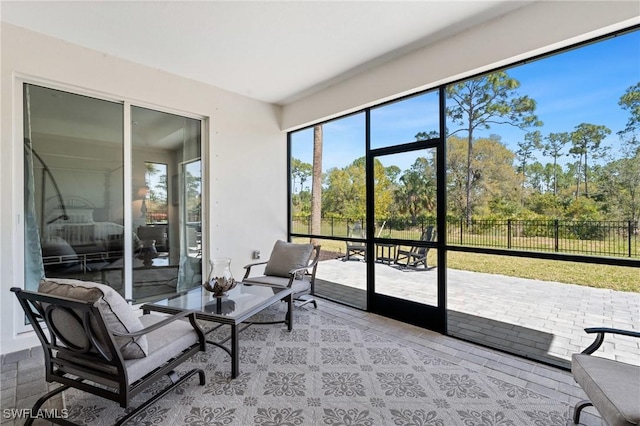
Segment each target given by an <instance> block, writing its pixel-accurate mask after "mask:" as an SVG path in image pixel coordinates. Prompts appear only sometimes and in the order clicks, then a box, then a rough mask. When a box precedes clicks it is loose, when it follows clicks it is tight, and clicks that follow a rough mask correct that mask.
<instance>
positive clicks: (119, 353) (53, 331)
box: [11, 280, 205, 425]
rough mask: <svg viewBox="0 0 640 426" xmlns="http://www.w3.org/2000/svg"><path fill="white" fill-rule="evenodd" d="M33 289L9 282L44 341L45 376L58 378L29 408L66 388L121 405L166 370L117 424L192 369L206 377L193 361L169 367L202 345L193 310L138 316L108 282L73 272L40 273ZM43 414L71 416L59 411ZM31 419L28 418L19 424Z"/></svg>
mask: <svg viewBox="0 0 640 426" xmlns="http://www.w3.org/2000/svg"><path fill="white" fill-rule="evenodd" d="M38 290H39V291H38V292H33V291H26V290H22V289H20V288H12V289H11V291H12V292H13V293H15V295H16V297H17V298H18V301H19V302H20V305H21V306H22V309H23V310H24V312H25V314H26V315H27V318H28V319H29V322H30V323H31V325H32V327H33V329H34V330H35V332H36V334H37V335H38V338H39V339H40V343H41V344H42V347H43V349H44V359H45V368H46V376H45V378H46V380H47V382H57V383H61V384H62V386H60V387H58V388H56V389H54V390H53V391H51V392H49V393H47V394H46V395H44V396H43V397H42V398H40V399H39V400H38V401H37V402H36V403H35V405H34V406H33V408H32V411H31V412H32V413H36V412H38V409H39V408H40V407H41V406H42V405H43V404H44V403H45V402H46V401H47V400H48V399H49V398H51V397H53V396H54V395H56V394H59V393H60V392H63V391H65V390H67V389H69V388H76V389H79V390H82V391H84V392H88V393H91V394H94V395H97V396H100V397H103V398H107V399H109V400H112V401H115V402H118V403H119V404H120V406H121V407H124V408H128V407H129V405H130V402H131V400H132V399H133V398H134V397H135V396H136V395H138V394H139V393H140V392H142V391H143V390H145V389H146V388H148V387H149V386H150V385H152V384H154V383H155V382H156V381H157V380H158V379H160V378H161V377H162V376H165V375H167V376H168V377H169V378H170V380H171V384H169V385H168V386H167V387H165V388H164V389H163V390H162V391H160V392H159V393H156V394H155V395H154V396H152V397H151V398H150V399H148V400H147V401H145V402H144V403H142V404H141V405H139V406H138V407H136V408H135V409H134V410H133V411H131V412H128V413H127V414H126V415H125V416H124V417H122V418H120V419H119V420H118V421H117V423H116V425H120V424H123V423H125V422H126V421H128V420H130V419H131V418H132V417H133V416H135V415H136V414H138V413H139V412H140V411H142V410H144V409H146V408H147V407H149V406H150V405H151V404H153V403H154V402H155V401H157V400H158V399H159V398H162V397H163V396H164V395H166V394H167V393H168V392H170V391H171V390H173V389H175V388H176V387H177V386H178V385H180V384H181V383H183V382H184V381H186V380H188V379H189V378H190V377H192V376H193V375H194V374H196V373H197V374H198V375H199V378H200V385H204V384H205V375H204V372H203V371H202V370H200V369H193V370H190V371H188V372H187V373H185V374H184V375H182V376H181V377H180V376H178V375H177V374H176V372H175V371H174V369H175V368H176V367H177V366H179V365H180V364H181V363H183V362H184V361H186V360H187V359H188V358H190V357H191V356H192V355H194V354H195V353H196V352H198V351H204V350H205V336H204V333H203V332H202V330H201V329H200V327H199V326H198V324H197V322H196V317H195V313H193V312H189V311H184V312H181V313H180V314H177V315H173V316H169V317H166V316H160V315H143V316H141V317H138V316H136V315H135V314H134V313H133V312H132V311H131V308H130V306H129V305H128V304H127V303H126V302H125V301H124V299H123V298H122V297H121V296H120V295H119V294H118V293H117V292H115V290H113V289H111V288H110V287H108V286H105V285H102V284H97V283H89V282H83V281H77V280H44V281H43V282H42V283H41V284H40V287H39V289H38ZM182 319H188V320H189V321H182ZM45 326H46V328H45ZM49 420H51V421H53V422H55V423H60V424H73V423H71V422H69V421H68V420H65V419H49ZM33 421H34V418H30V419H28V420H27V422H26V423H25V424H26V425H30V424H32V423H33Z"/></svg>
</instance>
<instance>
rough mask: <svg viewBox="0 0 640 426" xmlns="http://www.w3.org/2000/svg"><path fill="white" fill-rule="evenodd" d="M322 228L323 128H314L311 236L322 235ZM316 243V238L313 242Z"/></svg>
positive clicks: (319, 126)
mask: <svg viewBox="0 0 640 426" xmlns="http://www.w3.org/2000/svg"><path fill="white" fill-rule="evenodd" d="M321 227H322V126H321V125H318V126H315V127H314V128H313V177H312V180H311V234H312V235H321V234H322V231H321ZM311 242H312V243H314V244H315V243H316V240H315V238H314V239H312V240H311Z"/></svg>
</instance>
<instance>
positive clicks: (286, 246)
mask: <svg viewBox="0 0 640 426" xmlns="http://www.w3.org/2000/svg"><path fill="white" fill-rule="evenodd" d="M319 258H320V246H319V245H313V244H295V243H288V242H286V241H281V240H278V241H276V243H275V245H274V246H273V250H272V251H271V256H270V257H269V260H268V261H266V262H257V263H251V264H249V265H246V266H244V269H245V274H244V277H243V278H242V282H244V283H247V284H261V285H271V286H278V287H290V288H292V289H293V298H294V300H296V301H298V302H301V303H297V304H296V305H297V306H304V305H306V304H307V303H313V306H314V307H315V308H317V307H318V303H317V302H316V300H315V299H314V298H313V294H314V291H315V282H316V270H317V268H318V259H319ZM258 265H266V266H265V268H264V274H263V275H258V276H253V277H250V276H249V275H250V274H251V268H253V267H254V266H258Z"/></svg>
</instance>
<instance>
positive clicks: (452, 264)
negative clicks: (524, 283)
mask: <svg viewBox="0 0 640 426" xmlns="http://www.w3.org/2000/svg"><path fill="white" fill-rule="evenodd" d="M296 241H299V242H303V241H308V239H304V238H297V239H296ZM320 244H321V245H322V249H323V251H324V250H327V251H331V252H336V253H344V250H345V244H344V242H342V241H330V240H322V241H320ZM447 257H448V263H449V268H452V269H460V270H465V271H474V272H485V273H489V274H501V275H508V276H512V277H520V278H531V279H539V280H544V281H558V282H563V283H568V284H578V285H585V286H589V287H597V288H608V289H612V290H618V291H629V292H636V293H640V269H639V268H631V267H624V266H610V265H596V264H587V263H577V262H564V261H558V260H544V259H531V258H522V257H511V256H496V255H487V254H476V253H463V252H454V251H449V253H448V256H447ZM428 263H429V265H437V263H438V262H437V259H436V251H435V250H430V251H429V258H428Z"/></svg>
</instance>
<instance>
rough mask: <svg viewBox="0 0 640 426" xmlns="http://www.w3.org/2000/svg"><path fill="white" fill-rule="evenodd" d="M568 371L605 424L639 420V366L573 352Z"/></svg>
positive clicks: (622, 423)
mask: <svg viewBox="0 0 640 426" xmlns="http://www.w3.org/2000/svg"><path fill="white" fill-rule="evenodd" d="M571 372H572V373H573V377H574V378H575V380H576V382H577V383H578V384H579V385H580V386H581V387H582V389H583V390H584V391H585V393H586V394H587V395H588V396H589V400H590V401H591V403H592V404H593V405H594V406H595V407H597V409H598V412H599V413H600V414H601V415H602V418H603V419H604V420H605V421H606V422H607V424H608V425H610V426H618V425H620V426H622V425H629V426H631V425H638V424H640V367H639V366H637V365H631V364H627V363H624V362H619V361H613V360H610V359H606V358H600V357H597V356H591V355H583V354H574V355H573V357H572V359H571Z"/></svg>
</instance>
